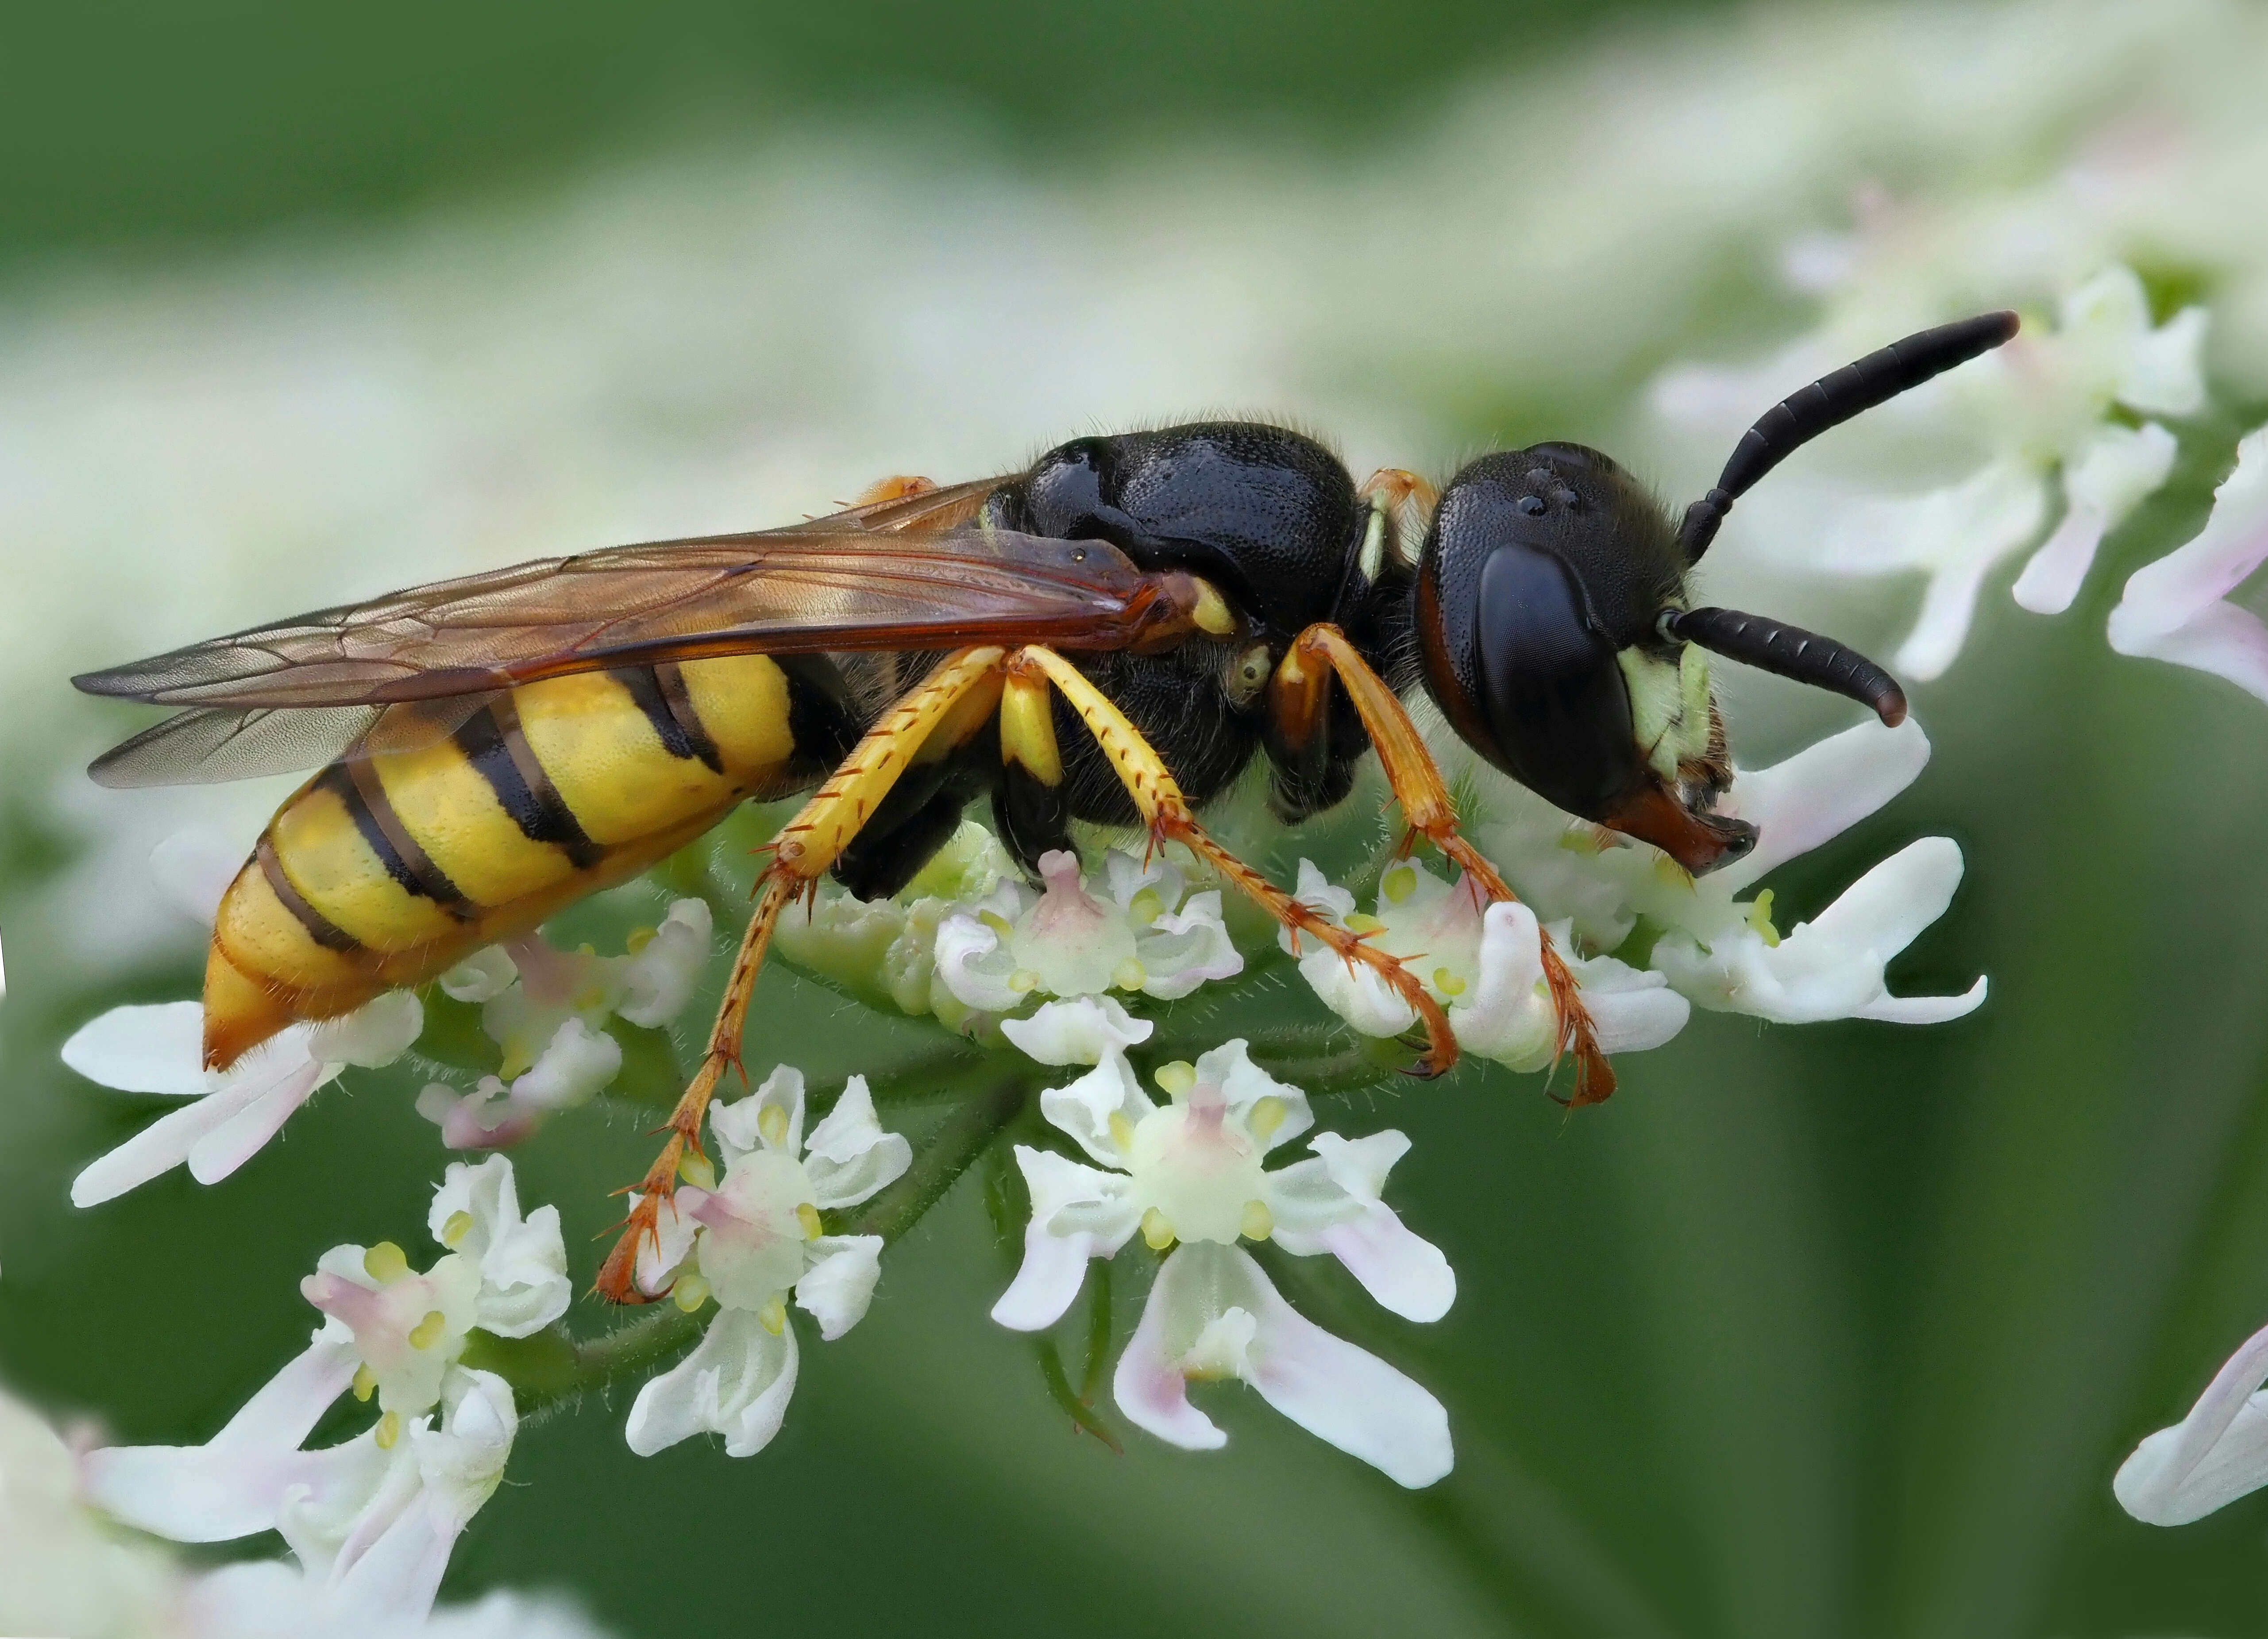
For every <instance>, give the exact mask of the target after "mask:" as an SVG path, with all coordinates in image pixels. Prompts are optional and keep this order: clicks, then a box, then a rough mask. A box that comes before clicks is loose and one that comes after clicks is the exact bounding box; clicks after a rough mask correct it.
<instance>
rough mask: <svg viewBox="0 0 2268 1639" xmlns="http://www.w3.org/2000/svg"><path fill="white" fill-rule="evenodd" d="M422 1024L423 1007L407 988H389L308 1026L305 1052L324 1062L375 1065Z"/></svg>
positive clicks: (396, 1053) (405, 1047)
mask: <svg viewBox="0 0 2268 1639" xmlns="http://www.w3.org/2000/svg"><path fill="white" fill-rule="evenodd" d="M424 1027H425V1010H424V1008H423V1006H422V1005H420V1003H418V1000H417V998H416V996H412V995H411V994H410V993H409V991H407V990H389V991H387V993H386V994H385V995H384V996H379V997H378V998H377V999H376V1000H374V1001H370V1002H365V1003H363V1004H362V1005H361V1006H360V1007H358V1008H357V1009H356V1010H355V1011H353V1012H351V1013H349V1014H347V1015H346V1016H345V1017H344V1018H327V1019H325V1020H323V1022H322V1023H320V1024H319V1025H311V1026H309V1028H308V1032H307V1055H308V1056H309V1057H310V1058H313V1059H314V1060H316V1061H317V1062H321V1063H328V1064H357V1065H360V1066H361V1067H362V1068H363V1069H379V1068H381V1067H383V1066H385V1065H387V1064H391V1063H393V1062H394V1060H396V1059H398V1058H400V1057H401V1055H403V1054H405V1053H407V1052H409V1048H410V1046H411V1044H412V1043H414V1042H415V1041H416V1040H417V1033H418V1032H420V1031H421V1030H423V1029H424Z"/></svg>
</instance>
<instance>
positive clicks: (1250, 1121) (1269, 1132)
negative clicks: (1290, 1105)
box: [1244, 1092, 1291, 1143]
mask: <svg viewBox="0 0 2268 1639" xmlns="http://www.w3.org/2000/svg"><path fill="white" fill-rule="evenodd" d="M1289 1113H1291V1112H1290V1111H1289V1110H1287V1109H1286V1108H1285V1106H1284V1100H1283V1099H1279V1098H1278V1097H1277V1096H1276V1095H1275V1094H1274V1093H1272V1092H1271V1093H1270V1094H1269V1095H1268V1096H1267V1097H1266V1098H1264V1099H1255V1100H1254V1101H1253V1105H1252V1113H1251V1114H1249V1115H1248V1116H1246V1117H1245V1118H1244V1124H1245V1126H1246V1127H1247V1128H1250V1129H1251V1133H1252V1136H1254V1137H1255V1138H1257V1139H1258V1140H1259V1141H1260V1142H1261V1143H1267V1142H1268V1141H1269V1140H1270V1138H1273V1137H1274V1136H1276V1129H1277V1128H1279V1127H1281V1126H1283V1125H1284V1118H1285V1116H1286V1115H1288V1114H1289Z"/></svg>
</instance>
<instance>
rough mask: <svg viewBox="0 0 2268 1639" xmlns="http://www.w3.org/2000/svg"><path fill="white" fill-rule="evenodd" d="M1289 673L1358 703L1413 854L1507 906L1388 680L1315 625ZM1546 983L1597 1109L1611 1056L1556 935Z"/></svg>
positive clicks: (1578, 1100) (1565, 1043) (1565, 1048)
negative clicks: (1418, 848)
mask: <svg viewBox="0 0 2268 1639" xmlns="http://www.w3.org/2000/svg"><path fill="white" fill-rule="evenodd" d="M1284 666H1285V668H1286V669H1291V668H1294V667H1296V668H1297V669H1298V674H1300V687H1301V688H1302V689H1303V690H1306V689H1312V690H1313V691H1314V693H1315V694H1317V695H1320V692H1321V690H1320V679H1319V677H1318V676H1317V674H1318V673H1320V672H1321V670H1322V668H1323V667H1325V666H1328V667H1329V669H1330V671H1331V672H1332V673H1334V674H1335V675H1336V676H1337V679H1338V680H1339V682H1340V683H1341V685H1342V686H1344V687H1345V689H1346V691H1347V697H1348V698H1349V699H1350V700H1351V701H1353V702H1354V709H1355V711H1356V713H1357V714H1358V715H1359V717H1361V718H1362V725H1363V727H1364V728H1365V729H1366V730H1368V731H1369V733H1370V743H1371V745H1372V746H1374V747H1375V748H1376V749H1377V752H1378V760H1379V761H1380V762H1381V763H1382V764H1383V765H1384V766H1385V768H1386V780H1387V783H1388V785H1390V786H1392V787H1393V789H1394V798H1395V801H1396V802H1398V803H1399V804H1401V805H1402V814H1403V819H1404V820H1408V821H1409V825H1410V834H1409V835H1408V836H1405V837H1404V838H1403V850H1404V851H1405V852H1406V851H1408V849H1409V848H1410V844H1411V842H1414V841H1415V840H1416V838H1417V837H1418V836H1423V837H1425V839H1426V840H1427V841H1428V842H1432V844H1433V846H1434V847H1436V848H1438V849H1440V850H1441V852H1442V853H1444V854H1446V855H1447V856H1448V857H1450V858H1451V859H1454V860H1455V861H1456V862H1457V864H1459V865H1460V866H1462V868H1463V870H1464V871H1465V874H1466V875H1468V876H1469V877H1471V878H1474V879H1475V880H1476V881H1477V882H1478V883H1480V885H1481V886H1483V887H1484V888H1486V889H1487V890H1488V893H1489V897H1490V898H1491V899H1497V900H1509V899H1512V898H1513V892H1512V890H1511V889H1510V888H1509V887H1507V886H1505V881H1504V878H1502V877H1500V876H1499V875H1498V874H1497V871H1496V867H1495V866H1493V865H1491V864H1489V862H1488V861H1487V860H1485V859H1484V858H1483V857H1482V856H1481V855H1480V853H1479V851H1478V850H1476V849H1475V848H1474V847H1473V845H1472V844H1471V843H1469V842H1466V841H1465V840H1464V838H1462V837H1461V836H1459V835H1458V834H1457V816H1456V812H1455V810H1454V808H1453V807H1452V806H1451V805H1450V802H1449V791H1448V788H1447V786H1446V785H1444V784H1443V783H1441V771H1440V769H1439V768H1435V767H1434V766H1433V757H1432V753H1430V752H1428V751H1427V750H1426V749H1425V739H1424V737H1423V736H1421V735H1420V734H1419V733H1418V725H1417V724H1414V723H1412V722H1410V714H1409V713H1408V712H1407V711H1404V710H1403V709H1402V702H1401V701H1400V700H1399V699H1397V698H1396V697H1395V693H1394V691H1393V690H1392V689H1390V688H1388V687H1387V686H1386V680H1384V679H1383V678H1381V677H1380V676H1379V675H1378V673H1375V672H1373V671H1372V670H1371V669H1370V665H1369V663H1368V662H1367V661H1366V660H1364V658H1362V656H1361V654H1360V653H1359V652H1358V651H1357V650H1356V649H1355V646H1354V645H1353V644H1352V643H1349V642H1348V641H1347V638H1346V634H1345V633H1344V632H1342V631H1340V630H1339V628H1337V627H1336V626H1328V625H1319V626H1311V627H1309V628H1307V630H1306V631H1304V632H1302V633H1300V636H1299V639H1298V641H1297V642H1295V643H1293V644H1292V649H1291V651H1290V653H1289V654H1287V655H1286V656H1285V659H1284ZM1541 937H1542V939H1543V981H1544V983H1545V984H1547V985H1548V986H1550V990H1551V1003H1552V1006H1553V1007H1554V1008H1555V1009H1556V1010H1557V1012H1558V1015H1559V1042H1558V1050H1559V1052H1560V1053H1562V1054H1571V1055H1573V1057H1574V1060H1575V1096H1574V1098H1573V1099H1572V1100H1571V1102H1572V1103H1573V1104H1576V1105H1584V1104H1597V1103H1600V1102H1602V1101H1603V1100H1604V1099H1609V1098H1610V1097H1612V1096H1613V1094H1614V1091H1615V1072H1614V1069H1613V1067H1612V1066H1611V1065H1609V1063H1608V1062H1607V1057H1606V1055H1605V1054H1603V1053H1602V1052H1600V1051H1599V1038H1598V1033H1597V1032H1596V1031H1595V1030H1594V1028H1593V1026H1592V1024H1591V1015H1590V1011H1589V1010H1588V1009H1587V1008H1586V1007H1585V1006H1584V1005H1583V997H1582V994H1581V992H1580V991H1579V990H1578V989H1576V987H1575V976H1574V975H1573V974H1571V973H1569V972H1568V971H1567V964H1566V962H1565V960H1564V959H1561V957H1560V955H1559V952H1558V951H1557V948H1556V947H1555V946H1554V945H1553V944H1552V942H1551V936H1550V934H1548V933H1546V934H1542V935H1541Z"/></svg>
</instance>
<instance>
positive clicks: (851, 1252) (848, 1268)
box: [795, 1235, 882, 1343]
mask: <svg viewBox="0 0 2268 1639" xmlns="http://www.w3.org/2000/svg"><path fill="white" fill-rule="evenodd" d="M811 1256H812V1260H813V1261H812V1265H811V1267H810V1268H807V1269H806V1270H805V1271H804V1272H803V1278H802V1279H801V1280H799V1281H798V1282H797V1283H795V1301H796V1303H797V1304H798V1305H799V1306H800V1307H801V1308H802V1309H803V1310H804V1312H806V1313H807V1314H809V1315H810V1316H811V1318H812V1319H814V1320H816V1321H818V1322H819V1335H820V1336H821V1338H822V1339H824V1340H825V1341H828V1342H830V1343H831V1342H833V1341H835V1340H836V1338H838V1337H840V1336H842V1335H843V1334H844V1333H845V1332H847V1331H849V1330H850V1329H851V1327H854V1326H856V1325H858V1322H859V1321H861V1320H863V1319H865V1317H866V1309H867V1305H870V1304H872V1303H873V1301H874V1283H876V1282H877V1281H879V1280H880V1279H881V1277H882V1238H881V1237H880V1235H822V1236H821V1237H820V1238H818V1239H817V1240H814V1241H813V1242H812V1243H811Z"/></svg>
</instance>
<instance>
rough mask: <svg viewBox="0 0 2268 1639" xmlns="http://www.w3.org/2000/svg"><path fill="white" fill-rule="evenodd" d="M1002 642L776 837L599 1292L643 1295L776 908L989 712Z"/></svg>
mask: <svg viewBox="0 0 2268 1639" xmlns="http://www.w3.org/2000/svg"><path fill="white" fill-rule="evenodd" d="M1005 654H1006V651H1005V650H1001V649H997V648H984V649H963V650H960V651H959V652H958V653H955V654H953V655H950V656H948V657H946V659H945V660H944V661H943V662H942V663H941V664H940V665H939V666H938V668H937V669H936V670H935V671H934V672H932V673H930V674H929V676H928V678H927V679H926V680H924V682H923V683H922V684H921V686H920V687H917V688H916V689H915V690H914V691H913V692H912V693H911V694H909V695H907V696H906V697H905V699H904V700H902V701H901V702H899V703H898V704H897V706H896V707H895V708H894V709H892V710H891V711H890V713H889V715H888V716H887V717H884V718H883V719H882V720H881V721H880V723H877V724H875V725H874V726H873V728H871V729H869V730H868V731H866V733H865V738H863V739H860V740H859V742H858V745H856V746H853V747H851V754H850V755H849V756H848V757H846V758H844V759H843V763H842V766H841V767H840V768H836V770H835V772H834V774H833V775H830V776H829V777H828V781H827V783H826V784H824V785H822V786H821V787H820V788H819V790H817V792H815V793H814V795H813V797H812V798H811V800H810V801H809V802H807V803H806V804H805V805H803V808H802V810H801V811H800V812H799V813H797V815H796V816H795V818H794V819H792V820H789V821H788V823H787V824H786V826H784V827H783V828H782V829H781V831H780V834H779V835H778V836H777V838H775V839H774V840H773V842H772V843H771V844H770V850H771V856H772V857H771V863H770V864H768V865H766V866H765V867H764V871H763V874H762V876H761V877H759V878H757V881H756V908H755V915H753V916H752V917H750V919H749V922H748V929H747V933H746V934H744V935H743V936H742V937H741V940H740V954H739V955H738V956H736V957H735V958H734V959H733V973H732V977H731V978H730V979H728V980H727V981H725V999H724V1002H723V1003H722V1004H721V1005H720V1006H719V1007H718V1010H717V1022H716V1024H715V1025H714V1026H713V1027H711V1030H710V1033H709V1050H708V1051H707V1052H706V1053H705V1054H704V1055H703V1056H702V1060H701V1068H700V1069H698V1070H696V1072H695V1073H694V1077H693V1080H692V1082H691V1083H690V1084H689V1085H688V1086H687V1087H686V1090H685V1095H684V1097H683V1098H681V1099H679V1100H678V1102H677V1107H676V1108H675V1109H674V1110H673V1111H672V1112H671V1113H670V1117H669V1122H668V1125H667V1126H666V1128H664V1129H663V1130H665V1131H666V1132H667V1133H668V1134H669V1138H668V1140H667V1142H666V1143H664V1144H663V1145H662V1147H661V1153H660V1154H659V1156H657V1157H655V1158H654V1162H653V1165H652V1166H650V1167H648V1168H647V1169H646V1174H645V1177H644V1179H643V1180H641V1181H640V1182H639V1183H638V1184H637V1186H636V1189H637V1195H638V1200H637V1205H636V1206H635V1207H633V1208H632V1209H630V1216H629V1218H628V1219H627V1220H626V1221H625V1222H624V1224H623V1225H622V1238H621V1239H620V1240H618V1241H616V1242H615V1248H614V1250H613V1251H612V1252H611V1253H608V1255H607V1260H606V1262H605V1263H604V1264H603V1265H602V1266H600V1270H599V1278H598V1282H597V1286H598V1290H599V1291H600V1294H601V1295H603V1296H605V1297H611V1298H613V1299H614V1300H615V1302H616V1303H626V1304H627V1303H644V1302H646V1301H647V1300H648V1298H649V1296H650V1294H647V1293H645V1292H642V1291H640V1290H638V1284H637V1258H638V1252H639V1249H640V1248H641V1247H642V1246H644V1245H645V1244H646V1242H647V1240H648V1239H649V1238H652V1237H653V1236H654V1235H655V1233H656V1225H657V1224H658V1222H659V1217H660V1213H661V1205H662V1202H666V1201H667V1200H668V1199H669V1198H670V1197H671V1196H672V1195H673V1194H675V1193H676V1189H677V1175H678V1167H679V1165H681V1163H682V1162H683V1161H684V1159H685V1158H686V1157H687V1156H688V1155H689V1154H694V1155H697V1154H699V1153H700V1150H701V1121H702V1117H703V1115H704V1114H705V1113H707V1111H708V1108H709V1100H710V1099H711V1098H712V1097H713V1096H714V1095H715V1093H716V1091H717V1084H718V1082H719V1081H720V1080H722V1079H723V1078H724V1075H725V1070H726V1069H730V1068H733V1067H735V1066H737V1065H739V1063H740V1033H741V1032H742V1030H744V1029H745V1028H746V1027H747V1018H748V1003H749V1002H750V1000H751V999H752V998H753V996H755V988H756V976H757V974H760V973H761V972H762V969H763V962H764V955H765V952H767V951H768V950H769V949H770V945H771V939H772V930H773V929H774V928H775V927H777V925H778V923H779V918H780V913H781V912H782V911H784V910H785V909H786V908H787V907H788V906H789V905H790V904H792V902H793V901H794V900H797V899H799V898H803V897H806V896H807V895H809V894H810V893H814V891H815V890H816V889H817V887H818V886H819V879H820V878H821V877H823V876H825V875H826V874H827V871H828V867H830V866H831V865H833V864H834V863H835V861H836V858H837V857H839V856H841V854H842V852H843V849H845V848H847V847H848V846H849V845H850V843H851V839H852V838H853V837H855V836H857V835H858V831H859V828H860V827H862V826H864V825H865V823H866V821H867V820H868V819H870V818H871V817H872V816H873V812H874V810H875V808H876V807H877V806H878V805H880V802H881V800H882V798H883V797H885V796H886V795H887V794H888V792H889V790H890V787H891V786H892V785H893V784H895V783H896V781H897V779H898V776H899V775H902V774H903V773H904V772H905V771H906V769H907V768H908V767H909V765H910V764H912V763H913V762H914V761H917V759H919V758H921V757H923V756H924V755H929V754H938V755H943V754H947V753H949V752H950V751H951V749H952V747H953V746H956V745H958V744H959V743H960V742H961V740H962V739H966V738H967V736H968V733H969V732H972V731H974V729H975V727H976V726H977V725H980V724H983V722H984V721H985V720H986V719H987V718H989V717H990V716H991V714H992V712H993V710H994V709H995V707H996V705H997V703H998V698H999V690H1000V671H1001V664H1002V661H1003V660H1004V658H1005Z"/></svg>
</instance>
